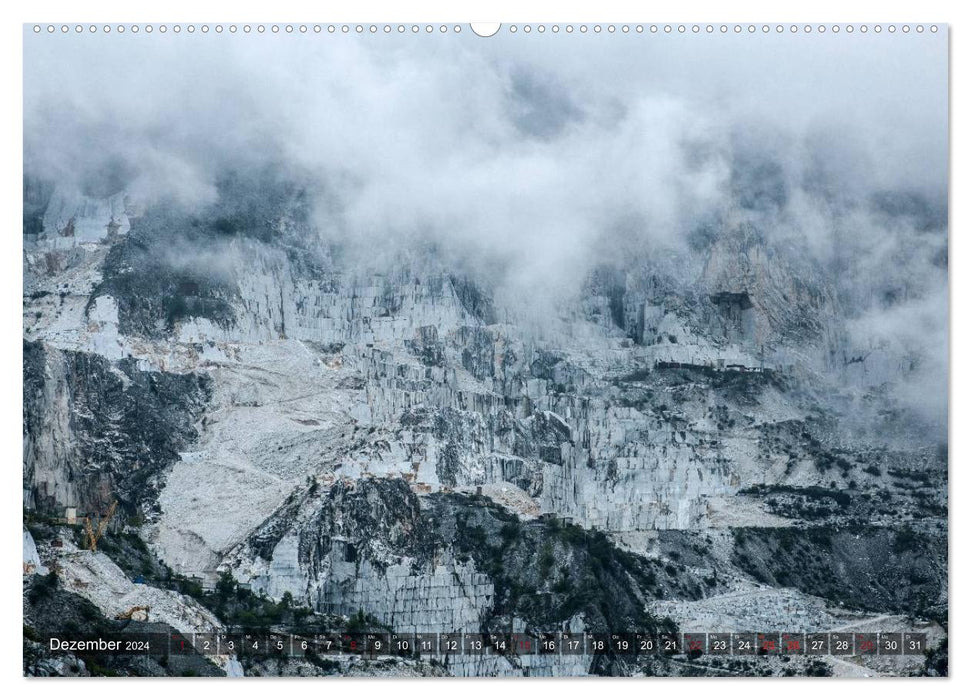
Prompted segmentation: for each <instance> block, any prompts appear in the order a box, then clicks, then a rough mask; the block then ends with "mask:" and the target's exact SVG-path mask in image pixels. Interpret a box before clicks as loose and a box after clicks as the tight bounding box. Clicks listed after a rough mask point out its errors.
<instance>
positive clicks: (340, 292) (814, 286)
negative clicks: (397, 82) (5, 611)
mask: <svg viewBox="0 0 971 700" xmlns="http://www.w3.org/2000/svg"><path fill="white" fill-rule="evenodd" d="M24 196H25V221H24V234H25V279H24V323H25V343H24V481H23V488H24V505H25V508H27V509H28V510H29V511H31V512H33V513H37V514H43V515H44V516H46V517H58V518H61V517H64V516H65V514H66V512H67V509H74V510H75V511H76V513H77V514H78V515H79V516H80V515H85V514H99V513H102V512H104V511H105V510H106V509H107V507H108V505H110V503H111V502H112V501H114V500H118V501H119V504H120V507H121V509H122V513H123V514H124V519H123V521H122V519H119V521H118V522H115V523H114V524H113V526H112V527H113V528H114V529H115V530H114V531H117V532H120V531H122V530H126V531H127V534H128V535H137V537H138V538H139V540H140V541H144V542H145V543H147V545H148V546H149V548H150V550H151V552H152V555H153V556H154V557H156V558H157V559H159V560H161V562H162V563H163V564H164V565H165V566H166V567H169V569H170V570H171V572H172V576H173V577H178V576H181V577H184V578H188V579H192V580H198V581H200V582H201V583H202V584H205V585H206V586H207V587H208V586H209V585H214V584H215V583H216V582H217V581H218V580H220V578H221V577H224V576H225V575H230V576H232V578H233V579H235V580H237V581H239V582H241V583H243V584H245V585H248V586H249V587H250V589H251V590H252V591H253V592H254V594H255V595H262V596H265V597H266V598H267V599H268V600H272V601H282V600H284V598H286V599H287V600H288V601H290V600H292V601H296V602H297V603H298V604H299V605H302V606H305V607H306V609H307V610H310V611H313V614H315V615H319V616H321V619H324V618H325V617H326V619H328V620H338V621H340V620H343V621H344V623H345V624H346V622H347V620H348V619H350V618H351V617H352V616H354V615H357V614H358V613H364V614H365V615H366V616H370V618H368V619H373V620H376V621H377V622H378V623H380V624H382V625H385V626H386V627H387V628H390V629H394V630H399V631H403V632H406V631H436V630H441V631H454V630H483V631H498V630H507V631H509V630H512V631H521V630H532V631H550V630H560V629H563V630H577V631H580V630H620V629H632V628H634V629H647V630H655V629H667V628H670V627H671V625H673V624H674V622H671V621H669V620H666V619H662V618H664V617H665V616H666V614H667V613H665V615H661V614H660V613H657V614H656V611H659V610H666V611H669V612H670V614H671V616H672V617H676V618H677V622H678V624H689V623H690V622H691V621H692V619H693V618H692V614H693V613H692V612H691V611H692V610H696V611H699V612H698V613H697V616H698V619H701V617H700V616H702V615H709V614H713V613H711V610H716V609H720V608H719V607H718V605H716V604H715V603H712V604H711V605H710V606H709V607H707V608H706V607H704V606H703V605H702V604H701V603H700V602H699V601H702V600H708V599H716V598H717V596H723V595H736V594H737V595H738V596H747V595H750V594H751V593H752V591H762V593H760V594H759V595H764V588H765V587H772V588H777V587H789V588H793V589H795V592H794V593H792V595H793V596H797V597H799V596H802V597H799V600H798V602H799V604H800V605H801V606H802V609H804V610H809V611H810V612H807V613H806V616H807V619H810V618H811V619H817V620H840V619H843V618H841V617H840V616H841V615H845V614H846V611H845V610H844V611H842V612H841V611H839V610H835V611H834V610H829V609H828V608H827V607H826V606H829V605H837V606H838V604H839V603H840V602H841V598H839V596H838V595H837V593H836V592H835V591H836V588H835V587H834V586H832V585H830V584H831V583H832V582H830V581H827V580H817V579H813V578H812V577H808V576H796V577H791V578H787V579H785V580H783V579H781V578H779V576H777V575H776V572H774V571H773V566H772V561H773V559H775V558H777V557H783V556H784V557H787V558H791V560H792V562H793V566H796V567H803V566H807V564H806V561H807V559H806V558H807V557H809V559H811V560H812V561H814V562H816V564H815V565H816V566H818V567H821V568H822V569H823V570H826V569H827V567H836V566H840V564H839V563H838V562H841V561H844V560H845V559H846V558H847V557H849V556H851V555H852V556H854V557H860V556H863V555H864V554H868V555H873V556H876V553H878V552H885V551H887V548H888V547H890V548H891V549H892V548H893V544H892V543H894V542H896V541H897V540H896V537H897V536H898V533H899V531H901V529H902V528H903V527H905V526H906V527H907V528H910V530H909V531H912V532H916V533H918V534H917V535H916V536H917V537H919V538H927V539H926V541H928V542H936V543H938V544H939V542H940V536H941V532H942V531H943V529H944V528H945V527H946V500H945V498H944V496H943V494H946V468H947V462H946V449H942V448H941V446H940V445H938V444H936V441H935V439H934V438H933V437H930V436H932V433H928V432H926V431H925V432H923V433H922V431H921V428H920V424H919V422H917V419H915V418H914V416H913V415H912V414H910V413H908V412H907V407H906V406H902V405H900V404H899V403H897V402H895V400H894V399H893V398H892V397H891V396H890V395H889V394H888V393H887V392H886V391H885V387H886V386H888V385H892V384H893V383H894V382H899V381H904V380H905V379H906V377H907V376H909V375H908V374H907V373H908V372H912V371H913V370H912V369H909V368H908V367H907V366H904V364H903V363H902V361H900V359H899V357H897V356H895V355H893V354H892V353H891V352H890V351H889V350H887V351H885V355H884V359H883V360H880V363H881V364H880V371H879V372H876V370H875V369H874V368H875V367H876V364H877V355H874V356H873V357H872V358H871V359H869V360H867V361H868V362H869V363H870V367H871V373H870V374H867V375H866V376H864V375H863V373H862V372H861V373H860V376H859V377H858V379H859V381H857V380H852V381H850V380H848V372H851V373H852V372H855V371H856V369H855V367H856V365H862V364H865V363H864V362H863V361H861V362H859V363H855V362H849V361H848V360H846V359H845V358H853V357H855V356H856V354H857V351H858V348H857V347H856V346H855V345H854V343H855V341H854V340H853V339H852V337H851V334H850V333H849V332H848V330H847V328H848V319H849V318H850V316H852V313H853V309H852V308H847V302H848V301H852V296H850V295H847V294H845V293H841V292H840V286H839V280H837V279H834V277H833V274H831V273H828V272H827V271H826V270H824V269H822V268H820V267H818V266H815V265H814V264H812V263H810V262H807V259H806V257H805V256H804V255H803V252H802V251H800V250H798V249H795V248H790V247H787V246H785V245H781V244H779V243H777V242H773V243H771V244H770V243H768V242H767V241H766V240H765V238H764V237H763V236H762V235H761V234H760V232H759V230H758V229H757V228H756V227H755V225H754V224H750V223H746V222H745V221H736V220H734V219H730V218H729V217H726V219H725V221H724V222H721V224H720V225H719V226H716V227H715V228H714V230H711V231H708V233H707V234H706V235H705V236H702V237H700V238H699V239H698V240H696V241H693V242H692V243H691V245H690V246H686V247H685V248H684V249H677V250H651V251H644V252H643V253H642V254H638V255H633V256H632V257H631V258H630V259H628V260H625V261H623V262H622V263H615V264H611V265H600V266H595V267H593V268H592V269H591V270H590V272H589V274H588V276H587V278H586V279H583V280H578V282H577V287H578V290H579V291H578V293H577V295H576V296H575V298H564V299H562V300H559V301H558V302H556V303H554V305H553V308H554V311H551V312H550V313H549V314H547V316H545V317H542V318H539V319H537V318H536V316H535V315H531V314H530V313H528V312H527V311H529V310H530V309H524V306H527V307H528V300H521V302H516V300H513V301H509V300H504V301H500V300H503V299H505V298H504V297H503V295H502V294H501V292H502V289H500V288H498V285H499V282H497V280H498V279H499V278H498V277H490V276H489V275H488V274H485V273H484V272H483V271H482V270H481V269H477V268H476V267H475V266H474V265H468V266H463V265H461V264H458V263H455V262H454V258H450V257H448V256H446V255H443V254H441V253H440V252H439V251H435V250H425V249H421V248H420V247H419V246H415V247H413V248H412V249H409V250H407V251H402V252H401V254H400V255H397V256H382V257H381V258H380V259H378V258H375V259H374V260H368V259H365V260H364V261H363V262H362V260H361V257H360V256H359V255H354V254H353V253H352V251H348V250H346V249H345V247H343V246H341V245H338V244H333V243H328V242H327V239H326V237H324V236H321V235H320V232H318V231H317V230H316V229H315V228H314V226H313V224H312V220H313V219H312V216H311V214H310V209H309V204H308V197H307V195H306V192H305V190H304V189H303V188H302V187H301V186H300V185H299V184H294V183H292V182H284V181H282V180H281V179H280V178H278V177H273V176H271V175H269V174H267V175H259V176H256V177H252V178H244V177H239V176H233V177H227V178H226V179H225V181H224V182H222V183H221V185H220V188H219V197H218V199H217V201H216V203H214V204H212V205H210V206H208V207H207V208H204V209H202V210H197V211H191V212H189V211H184V210H182V209H180V208H179V207H178V206H176V205H174V204H171V203H161V204H157V205H155V206H152V207H148V208H145V209H142V208H139V207H138V206H136V205H135V204H134V203H132V202H130V201H126V200H125V198H124V197H123V196H122V197H121V198H119V195H117V194H111V195H110V196H107V197H101V198H97V197H96V198H95V199H94V200H91V201H89V199H90V198H88V199H83V201H82V200H77V201H75V199H71V198H70V197H69V196H68V195H67V194H64V193H59V192H58V191H57V190H56V188H53V187H50V186H47V185H44V184H43V183H36V182H30V183H28V184H27V185H25V195H24ZM106 216H107V217H108V221H107V222H106V223H103V225H104V227H105V234H104V236H101V235H100V234H99V235H97V236H96V235H94V233H92V232H93V231H94V230H95V228H96V227H95V223H98V225H102V223H100V222H102V220H103V219H105V217H106ZM65 221H66V222H67V223H64V222H65ZM71 221H73V224H71V223H70V222H71ZM112 221H114V222H115V223H116V224H118V225H117V226H112V225H111V222H112ZM72 226H73V228H71V227H72ZM388 260H391V262H388ZM517 303H518V304H519V305H517ZM868 357H869V356H868ZM895 358H896V359H895ZM848 367H849V368H850V369H849V370H847V368H848ZM875 372H876V373H875ZM874 373H875V374H874ZM877 379H879V382H878V383H877ZM908 426H909V427H908ZM903 435H906V436H907V439H906V440H903V439H900V437H901V436H903ZM921 435H923V437H918V436H921ZM911 436H915V437H914V438H913V439H911ZM944 447H945V448H946V446H944ZM881 504H886V505H881ZM888 509H889V510H888ZM861 522H867V523H870V524H871V525H870V527H873V528H876V531H874V532H870V534H868V535H867V537H866V539H865V541H864V544H862V545H852V546H851V544H850V543H849V542H847V541H845V538H844V537H842V536H840V535H838V533H839V532H841V531H843V530H845V529H847V528H852V527H855V526H857V525H858V524H859V523H861ZM752 527H763V528H767V532H768V534H758V535H756V534H751V535H748V536H746V537H745V538H744V544H743V543H741V542H739V543H736V542H735V540H734V534H733V533H735V532H736V531H739V530H740V529H741V528H752ZM809 527H812V528H815V530H813V531H814V532H817V531H818V532H822V533H823V534H825V533H826V532H828V531H832V533H835V534H836V536H835V538H834V539H833V540H832V542H834V543H835V544H834V545H833V547H829V548H827V547H823V546H820V545H818V543H816V544H811V545H809V544H807V545H805V547H804V549H805V551H803V550H800V552H801V554H800V552H788V551H784V549H785V545H784V543H783V542H781V541H779V540H778V539H777V538H775V537H774V535H773V534H772V533H773V532H774V530H776V529H777V528H789V530H787V531H793V532H799V531H803V530H805V529H806V528H809ZM112 531H113V530H109V535H108V536H111V532H112ZM672 532H674V533H677V534H678V536H679V537H681V536H683V538H684V539H683V540H677V542H678V544H677V546H673V545H672V544H671V543H672V542H674V541H675V540H674V539H672V538H671V537H670V533H672ZM760 532H761V531H760ZM868 532H869V531H868ZM38 536H39V535H38ZM819 537H823V535H819ZM820 541H822V540H820ZM921 541H924V540H923V539H922V540H921ZM38 546H39V548H40V551H41V552H42V553H43V552H44V551H45V549H44V545H43V543H38ZM860 547H863V548H864V549H865V550H866V552H863V551H860V550H859V548H860ZM908 556H909V555H908ZM924 557H925V559H926V561H925V559H921V562H922V565H926V566H928V567H930V568H931V569H933V570H935V571H940V570H943V569H942V568H941V567H942V566H943V565H944V563H945V562H946V548H942V547H940V546H938V545H936V544H935V545H934V546H932V547H930V548H929V549H928V551H927V553H926V554H925V555H924ZM42 559H43V557H42ZM787 560H788V559H787ZM901 561H902V562H903V563H901V564H900V566H899V567H897V568H892V571H893V572H898V573H899V571H907V572H909V571H912V567H911V564H913V562H914V561H916V559H914V558H910V559H908V558H907V557H906V556H902V557H901ZM886 571H889V570H886ZM886 571H885V570H884V569H874V571H873V572H872V573H873V575H878V574H879V573H880V572H884V573H886ZM173 580H174V579H173ZM944 585H945V579H944V578H943V577H940V576H931V577H930V578H928V579H927V580H922V581H919V582H916V583H914V584H913V586H911V587H910V589H909V590H910V593H908V594H907V595H903V593H902V594H901V595H902V597H896V596H895V595H893V594H892V592H891V591H889V590H888V591H885V595H879V596H875V597H869V598H868V597H866V596H862V595H859V596H857V597H856V598H854V600H853V601H852V603H853V605H854V606H856V607H858V608H859V609H862V610H867V611H871V612H873V613H874V614H877V613H885V612H888V611H893V612H900V613H903V612H915V613H916V614H920V615H923V616H925V617H927V618H934V619H940V618H941V617H942V615H945V616H946V607H944V608H942V605H941V604H940V601H941V600H944V599H946V598H942V597H941V593H940V592H941V590H942V589H943V587H944ZM760 587H761V588H760ZM918 599H919V600H920V601H922V602H920V603H919V604H918V603H915V601H916V600H918ZM842 602H844V603H846V601H842ZM785 609H786V608H785V606H780V607H779V612H778V614H776V612H772V613H771V614H772V615H775V616H776V617H774V618H773V619H774V620H775V621H776V622H778V626H779V628H783V627H784V626H785V624H786V623H787V620H786V618H785ZM773 610H775V608H773ZM767 614H768V613H767ZM729 631H730V630H729ZM523 663H525V664H526V666H528V665H529V664H535V665H536V667H535V668H527V667H526V666H523V665H522V664H523ZM550 663H552V662H548V661H545V660H543V661H541V660H538V659H537V660H534V661H529V662H521V661H516V660H510V659H504V660H499V661H496V660H492V661H484V660H480V661H472V660H465V661H461V662H455V664H456V665H454V666H452V667H451V668H450V669H449V672H451V673H458V674H472V673H526V672H530V673H551V674H554V673H563V674H576V673H586V672H597V673H628V672H647V671H645V670H644V668H643V667H636V668H635V667H634V666H625V665H624V663H626V662H622V661H621V660H618V659H593V658H583V657H578V658H577V659H572V660H563V661H562V662H561V664H564V665H561V666H558V667H554V666H550V665H549V664H550ZM488 664H498V666H495V665H493V666H488ZM517 664H518V665H517ZM543 664H546V665H545V666H544V665H543ZM570 664H572V666H571V665H570ZM301 668H302V670H301V671H300V672H301V673H302V672H304V671H307V672H310V671H311V670H313V669H310V668H309V667H307V668H304V667H301ZM234 670H235V667H234ZM251 670H252V669H251ZM264 670H265V669H264ZM345 670H346V671H347V672H351V671H352V670H353V669H349V668H348V669H345ZM412 670H414V669H412ZM439 670H440V669H439ZM316 671H320V669H319V668H318V669H316ZM316 671H315V672H316ZM652 671H653V672H658V673H665V672H673V671H672V670H671V669H670V668H666V667H656V668H653V667H652ZM294 672H297V671H296V670H295V669H294ZM416 672H431V671H430V670H429V669H424V671H420V670H419V671H416Z"/></svg>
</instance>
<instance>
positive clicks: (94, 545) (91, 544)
mask: <svg viewBox="0 0 971 700" xmlns="http://www.w3.org/2000/svg"><path fill="white" fill-rule="evenodd" d="M117 507H118V501H115V502H113V503H112V504H111V507H110V508H109V509H108V513H107V514H106V515H105V516H104V517H103V518H100V519H99V520H98V531H97V532H95V531H94V529H93V528H92V527H91V518H89V517H85V518H84V534H85V535H86V536H87V544H86V546H87V548H88V549H89V550H91V551H92V552H97V551H98V540H100V539H101V536H102V535H103V534H105V529H106V528H107V527H108V521H109V520H111V518H112V516H114V514H115V509H116V508H117Z"/></svg>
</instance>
